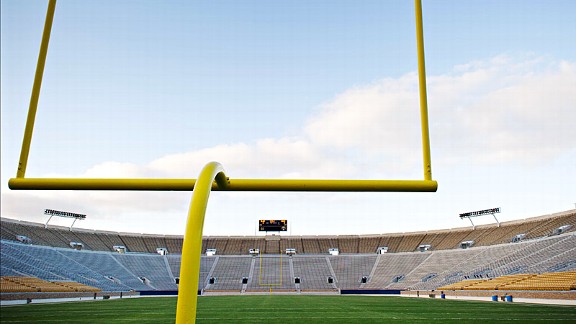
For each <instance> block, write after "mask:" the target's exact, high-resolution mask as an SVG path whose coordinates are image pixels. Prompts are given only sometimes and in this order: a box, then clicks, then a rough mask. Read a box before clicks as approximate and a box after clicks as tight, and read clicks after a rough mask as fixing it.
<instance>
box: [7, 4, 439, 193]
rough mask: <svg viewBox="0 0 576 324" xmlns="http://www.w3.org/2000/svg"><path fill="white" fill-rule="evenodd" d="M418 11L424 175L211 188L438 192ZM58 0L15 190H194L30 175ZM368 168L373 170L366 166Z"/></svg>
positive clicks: (191, 182)
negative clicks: (400, 177)
mask: <svg viewBox="0 0 576 324" xmlns="http://www.w3.org/2000/svg"><path fill="white" fill-rule="evenodd" d="M414 5H415V13H416V43H417V56H418V83H419V96H420V123H421V131H422V159H423V169H424V179H423V180H320V179H312V180H308V179H230V178H227V177H226V176H225V175H224V173H223V172H222V175H221V176H219V177H218V179H216V181H215V182H214V184H213V186H212V189H213V190H225V191H366V192H383V191H394V192H434V191H436V190H437V188H438V183H437V182H436V181H434V180H432V163H431V156H430V137H429V126H428V124H429V123H428V104H427V94H426V72H425V71H426V68H425V64H424V35H423V24H422V6H421V2H420V0H414ZM55 8H56V0H50V1H49V3H48V9H47V13H46V21H45V24H44V31H43V34H42V41H41V44H40V52H39V55H38V63H37V66H36V73H35V76H34V84H33V87H32V94H31V97H30V106H29V108H28V117H27V120H26V127H25V129H24V137H23V140H22V149H21V151H20V160H19V163H18V171H17V174H16V178H12V179H10V180H9V181H8V186H9V188H10V189H15V190H133V191H137V190H148V191H191V190H193V189H194V186H195V184H196V179H121V178H113V179H112V178H109V179H100V178H26V177H25V174H26V166H27V163H28V155H29V152H30V143H31V141H32V133H33V129H34V122H35V118H36V111H37V107H38V99H39V96H40V87H41V84H42V77H43V73H44V65H45V62H46V55H47V52H48V43H49V40H50V33H51V30H52V21H53V18H54V12H55ZM368 173H369V170H368Z"/></svg>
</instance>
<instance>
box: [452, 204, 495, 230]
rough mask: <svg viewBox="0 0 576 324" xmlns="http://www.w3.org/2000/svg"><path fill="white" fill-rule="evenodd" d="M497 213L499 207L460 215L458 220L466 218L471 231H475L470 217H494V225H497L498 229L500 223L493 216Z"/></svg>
mask: <svg viewBox="0 0 576 324" xmlns="http://www.w3.org/2000/svg"><path fill="white" fill-rule="evenodd" d="M499 212H500V207H498V208H490V209H484V210H479V211H473V212H468V213H463V214H460V219H464V218H468V220H469V221H470V223H471V224H472V229H476V225H474V223H473V222H472V217H478V216H483V215H492V216H493V217H494V219H495V220H496V223H498V227H500V222H499V221H498V218H496V215H495V214H496V213H499Z"/></svg>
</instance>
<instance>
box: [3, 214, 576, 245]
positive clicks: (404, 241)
mask: <svg viewBox="0 0 576 324" xmlns="http://www.w3.org/2000/svg"><path fill="white" fill-rule="evenodd" d="M565 225H568V226H566V227H564V228H563V229H564V230H565V231H574V230H576V209H572V210H568V211H565V212H560V213H555V214H551V215H544V216H539V217H532V218H526V219H523V220H516V221H510V222H502V223H501V224H500V226H498V225H497V224H488V225H479V226H476V227H475V228H472V227H463V228H455V229H446V230H431V231H426V232H410V233H391V234H375V235H340V236H284V235H282V236H278V235H276V236H224V237H223V236H217V237H211V236H207V237H204V238H203V239H202V249H203V251H202V252H203V253H205V252H206V249H216V250H217V254H219V255H244V254H248V251H249V249H259V250H260V253H263V254H278V253H283V252H284V251H285V250H286V249H287V248H294V249H296V252H297V253H298V254H327V253H328V249H330V248H337V249H339V252H340V253H344V254H359V253H360V254H362V253H376V252H377V250H378V248H379V247H387V248H388V252H391V253H394V252H413V251H417V250H418V249H419V248H420V246H428V245H429V249H431V250H448V249H456V248H460V245H461V243H462V242H465V241H471V242H473V246H488V245H495V244H501V243H509V242H512V240H513V239H514V238H515V237H516V236H517V235H520V234H525V235H524V236H523V237H522V240H529V239H534V238H539V237H544V236H550V235H553V234H554V232H555V231H557V230H558V229H559V228H560V227H562V226H565ZM18 236H25V237H27V238H29V239H30V243H31V244H37V245H45V246H52V247H63V248H70V243H71V242H77V243H82V245H83V249H85V250H93V251H113V250H114V248H113V247H114V246H125V247H126V249H127V251H129V252H143V253H156V249H157V248H166V249H167V251H168V253H172V254H180V253H182V242H183V236H177V235H151V234H136V233H118V232H109V231H96V230H86V229H79V228H74V229H72V230H70V229H69V228H67V227H61V226H49V227H48V228H45V227H44V225H43V224H38V223H30V222H25V221H17V220H12V219H6V218H2V220H1V238H2V239H4V240H12V241H18Z"/></svg>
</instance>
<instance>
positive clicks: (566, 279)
mask: <svg viewBox="0 0 576 324" xmlns="http://www.w3.org/2000/svg"><path fill="white" fill-rule="evenodd" d="M564 225H570V226H571V227H570V226H567V227H564V229H565V231H563V233H557V229H558V228H559V227H560V226H564ZM575 229H576V210H571V211H567V212H563V213H558V214H554V215H547V216H541V217H536V218H530V219H525V220H522V221H513V222H505V223H501V225H500V226H497V225H481V226H477V227H476V228H471V227H467V228H459V229H452V230H438V231H428V232H414V233H401V234H398V233H396V234H382V235H346V236H279V235H275V236H258V237H204V238H203V252H205V251H206V249H207V248H212V249H216V251H217V252H216V255H214V256H206V255H203V256H202V258H201V263H200V278H199V279H200V280H199V286H198V289H199V290H202V291H204V292H264V291H269V290H274V291H285V292H337V291H339V290H340V289H400V290H403V289H409V290H433V289H441V290H497V289H499V290H502V289H506V290H550V291H556V290H562V291H564V290H575V289H576V232H575V231H574V230H575ZM518 234H526V235H525V236H524V237H523V239H522V240H520V241H519V242H515V243H512V242H511V241H512V238H513V237H515V236H516V235H518ZM23 236H24V237H26V238H28V239H29V240H23V239H22V237H23ZM1 239H2V240H1V259H2V264H1V268H0V275H1V277H2V281H1V283H2V285H1V287H2V289H1V291H2V293H9V292H16V291H18V292H51V291H61V292H66V291H70V292H73V291H87V292H92V291H93V292H96V291H109V292H120V291H175V290H177V289H178V285H177V280H178V277H179V272H180V261H181V255H180V254H181V249H182V237H181V236H168V235H136V234H130V233H116V232H106V231H88V230H83V229H72V230H70V229H68V228H64V227H58V226H50V227H48V228H45V227H44V225H42V224H35V223H28V222H21V221H14V220H9V219H2V223H1ZM463 241H474V244H473V246H472V247H470V248H466V249H463V248H461V247H460V243H461V242H463ZM70 242H78V243H82V249H81V250H77V249H74V248H72V246H71V245H70ZM420 245H430V247H431V248H430V249H429V250H427V251H423V252H421V251H419V249H418V247H419V246H420ZM113 246H125V247H126V249H127V253H117V252H116V251H114V248H113ZM383 246H386V247H388V253H383V254H377V253H376V252H377V250H378V247H383ZM157 248H166V249H167V250H168V254H167V255H160V254H158V253H156V249H157ZM287 248H294V249H296V251H297V254H296V255H293V256H288V255H286V254H284V253H283V252H285V250H286V249H287ZM330 248H338V250H339V251H340V255H337V256H335V255H330V254H328V249H330ZM249 249H259V250H260V254H259V255H249V253H248V250H249ZM363 278H364V279H363Z"/></svg>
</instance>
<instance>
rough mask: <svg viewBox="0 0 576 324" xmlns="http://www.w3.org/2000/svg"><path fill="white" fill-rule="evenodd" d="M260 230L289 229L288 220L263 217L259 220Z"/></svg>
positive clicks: (283, 230) (275, 230)
mask: <svg viewBox="0 0 576 324" xmlns="http://www.w3.org/2000/svg"><path fill="white" fill-rule="evenodd" d="M258 230H259V231H260V232H286V231H287V230H288V221H287V220H285V219H283V220H270V219H261V220H260V221H259V226H258Z"/></svg>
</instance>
